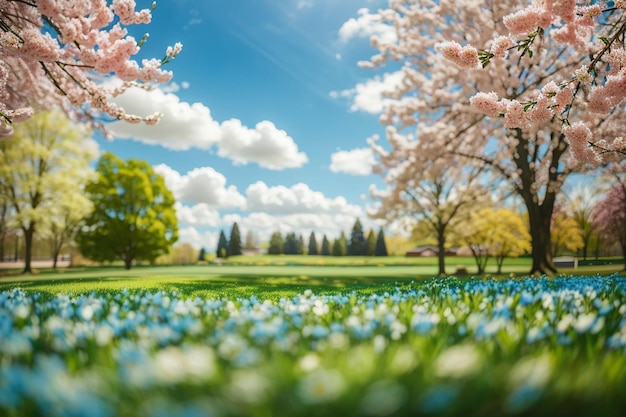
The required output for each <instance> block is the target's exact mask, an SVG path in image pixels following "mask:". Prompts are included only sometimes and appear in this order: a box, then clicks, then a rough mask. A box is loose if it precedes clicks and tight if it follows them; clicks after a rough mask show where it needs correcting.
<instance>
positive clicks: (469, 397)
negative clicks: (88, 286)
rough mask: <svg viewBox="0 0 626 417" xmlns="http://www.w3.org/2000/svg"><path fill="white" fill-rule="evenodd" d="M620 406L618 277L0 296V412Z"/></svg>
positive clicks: (623, 320)
mask: <svg viewBox="0 0 626 417" xmlns="http://www.w3.org/2000/svg"><path fill="white" fill-rule="evenodd" d="M624 410H626V278H624V277H619V276H617V275H614V276H610V277H560V278H554V279H548V278H540V279H534V278H527V279H516V280H513V279H512V280H507V281H495V280H477V279H476V280H474V279H472V280H464V281H461V280H457V279H454V278H448V279H435V280H429V281H426V282H415V283H412V284H410V285H401V286H398V287H397V288H395V289H394V290H391V291H386V292H381V293H364V292H358V291H350V290H347V291H345V292H344V293H341V294H333V295H323V294H317V293H315V292H314V291H311V290H307V291H305V292H303V293H302V294H299V295H297V296H293V297H284V298H281V299H279V300H274V301H270V300H264V299H260V298H256V297H247V298H236V297H231V298H222V299H201V298H199V297H198V298H192V297H188V296H185V295H184V294H180V293H178V292H176V291H173V290H172V291H164V290H161V291H146V290H133V291H129V290H124V291H120V292H102V293H91V294H75V295H72V294H59V295H56V296H53V295H50V294H47V293H37V292H31V291H29V292H25V291H23V290H21V289H19V288H15V289H12V290H7V291H4V292H1V293H0V415H3V416H7V417H11V416H36V415H45V416H95V417H109V416H129V417H130V416H150V417H160V416H189V417H191V416H268V417H269V416H305V415H328V416H335V415H341V416H355V415H359V416H361V415H363V416H391V415H407V416H409V415H410V416H413V415H451V416H452V415H484V416H490V415H569V416H579V415H589V416H595V415H599V416H612V415H615V416H618V415H619V416H621V415H624V414H623V413H624Z"/></svg>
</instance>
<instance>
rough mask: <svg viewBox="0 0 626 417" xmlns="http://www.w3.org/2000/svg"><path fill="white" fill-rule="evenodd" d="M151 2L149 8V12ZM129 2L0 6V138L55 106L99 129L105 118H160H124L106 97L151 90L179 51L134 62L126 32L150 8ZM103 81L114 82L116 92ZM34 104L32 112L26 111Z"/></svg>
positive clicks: (53, 0)
mask: <svg viewBox="0 0 626 417" xmlns="http://www.w3.org/2000/svg"><path fill="white" fill-rule="evenodd" d="M155 5H156V3H154V4H153V9H154V6H155ZM135 7H136V6H135V1H134V0H113V1H112V2H111V3H110V4H109V2H108V1H106V0H82V1H79V2H73V3H71V4H70V3H67V2H65V1H60V0H37V1H31V0H25V1H22V0H2V2H1V4H0V21H1V22H2V24H1V26H0V29H1V32H0V35H1V36H0V50H2V65H0V74H1V76H0V97H2V98H1V99H0V137H7V136H10V135H11V133H12V131H13V127H12V123H13V122H20V121H23V120H25V119H27V118H28V117H30V116H31V115H32V114H33V108H37V109H40V108H48V109H49V108H52V107H56V106H60V107H61V108H63V110H64V111H65V112H66V113H67V114H68V115H71V116H73V117H77V118H79V119H80V120H83V121H87V122H89V123H91V124H93V125H95V126H98V127H103V124H102V120H103V117H101V116H103V115H104V116H107V117H108V118H113V119H119V120H126V121H129V122H133V123H136V122H140V121H142V120H143V121H144V122H146V123H148V124H152V123H155V122H157V121H158V119H159V118H160V114H154V115H150V116H147V117H144V118H141V117H139V116H136V115H131V114H127V113H126V112H125V111H124V109H123V108H121V107H118V106H117V105H115V104H114V103H113V102H112V101H111V99H112V98H114V97H115V96H118V95H120V94H121V93H123V92H124V91H125V90H127V89H128V88H130V87H132V86H133V85H138V86H140V87H142V88H149V85H150V83H153V82H167V81H169V80H170V79H171V77H172V74H171V73H170V72H167V71H164V70H163V69H162V68H161V67H162V66H163V65H164V64H166V63H168V62H170V61H171V60H173V59H174V58H175V57H176V55H177V54H178V53H179V52H180V50H181V48H182V46H181V44H180V43H177V44H176V45H175V46H174V47H173V48H172V47H168V48H167V50H166V52H165V56H164V57H163V58H162V59H144V60H142V63H141V66H140V65H139V63H138V62H137V61H135V60H134V59H132V57H133V56H134V55H136V54H137V53H138V52H139V50H140V47H141V45H142V44H143V43H144V42H145V41H146V40H147V36H148V35H147V34H146V35H145V36H144V38H143V39H141V40H140V41H139V42H137V41H136V40H135V39H134V38H133V37H132V36H128V35H127V32H128V28H129V27H130V26H133V25H137V24H147V23H149V22H150V20H151V10H150V9H143V10H140V11H135ZM106 78H113V79H115V78H119V79H120V80H122V81H123V84H121V85H119V86H117V87H116V88H110V86H109V87H107V86H105V83H103V82H102V81H106ZM27 106H33V107H27Z"/></svg>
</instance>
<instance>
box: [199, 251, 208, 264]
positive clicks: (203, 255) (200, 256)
mask: <svg viewBox="0 0 626 417" xmlns="http://www.w3.org/2000/svg"><path fill="white" fill-rule="evenodd" d="M205 257H206V249H204V248H200V252H198V262H203V261H204V260H205V259H204V258H205Z"/></svg>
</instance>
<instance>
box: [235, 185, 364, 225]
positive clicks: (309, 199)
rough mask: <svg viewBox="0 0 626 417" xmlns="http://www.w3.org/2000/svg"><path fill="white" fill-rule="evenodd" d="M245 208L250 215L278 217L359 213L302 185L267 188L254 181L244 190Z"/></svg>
mask: <svg viewBox="0 0 626 417" xmlns="http://www.w3.org/2000/svg"><path fill="white" fill-rule="evenodd" d="M246 196H247V201H246V209H247V210H248V211H252V212H259V211H260V212H270V213H281V214H302V213H313V214H322V213H331V214H335V213H336V214H345V215H348V216H352V217H353V218H354V217H357V216H360V215H362V214H363V212H362V209H361V207H360V206H357V205H353V204H349V203H348V202H347V200H346V199H345V198H344V197H341V196H340V197H335V198H329V197H326V196H325V195H324V194H322V193H321V192H319V191H314V190H311V188H309V186H308V185H306V184H303V183H298V184H295V185H293V186H291V187H289V188H288V187H285V186H283V185H278V186H274V187H268V186H267V185H266V184H265V183H264V182H262V181H257V182H255V183H254V184H251V185H249V186H248V188H247V189H246Z"/></svg>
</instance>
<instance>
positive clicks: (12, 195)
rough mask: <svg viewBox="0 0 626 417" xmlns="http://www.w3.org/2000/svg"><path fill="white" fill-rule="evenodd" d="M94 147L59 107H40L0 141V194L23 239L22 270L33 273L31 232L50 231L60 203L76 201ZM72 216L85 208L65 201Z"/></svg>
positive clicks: (32, 236)
mask: <svg viewBox="0 0 626 417" xmlns="http://www.w3.org/2000/svg"><path fill="white" fill-rule="evenodd" d="M95 150H96V146H95V143H94V142H93V140H92V139H90V138H89V132H88V130H86V129H85V128H83V127H81V126H78V125H76V124H73V123H71V122H70V121H69V119H68V118H67V117H66V116H65V115H64V114H62V113H61V112H58V111H53V112H41V113H38V114H37V115H36V116H34V117H32V118H31V119H29V120H28V121H27V122H24V123H20V124H17V125H16V129H15V133H14V134H13V136H12V137H11V138H9V139H7V140H4V141H2V142H0V194H2V195H3V196H4V198H6V199H7V201H8V203H9V206H10V208H11V211H12V213H13V216H12V217H13V218H12V222H13V223H14V224H15V225H16V226H17V227H18V228H19V229H21V231H22V234H23V236H24V242H25V256H24V262H25V263H24V272H25V273H28V272H32V267H31V257H32V245H33V238H34V236H35V233H38V232H42V231H46V230H48V228H49V226H50V221H51V220H54V219H55V218H56V216H57V213H58V212H59V209H60V207H61V206H62V205H63V204H65V203H64V201H65V202H67V201H72V200H80V197H79V196H77V194H80V193H81V192H82V191H81V190H82V187H83V185H84V184H85V183H86V182H87V180H88V179H89V175H91V173H92V170H91V168H90V167H89V163H90V161H91V159H92V158H93V157H94V156H95ZM65 208H66V209H67V211H66V213H68V212H69V213H70V216H74V214H76V215H79V216H80V215H81V214H84V212H81V213H77V212H78V211H80V210H81V208H80V207H77V208H76V212H74V213H73V214H71V212H72V211H73V207H70V206H67V205H66V207H65Z"/></svg>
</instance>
